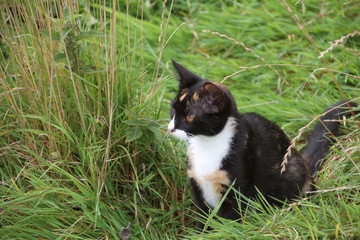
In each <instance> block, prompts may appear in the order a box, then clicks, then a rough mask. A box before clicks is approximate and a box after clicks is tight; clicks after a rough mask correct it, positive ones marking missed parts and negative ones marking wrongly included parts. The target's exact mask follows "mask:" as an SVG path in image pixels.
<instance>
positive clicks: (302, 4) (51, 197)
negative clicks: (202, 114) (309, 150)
mask: <svg viewBox="0 0 360 240" xmlns="http://www.w3.org/2000/svg"><path fill="white" fill-rule="evenodd" d="M359 13H360V4H359V2H358V1H353V0H349V1H337V0H322V1H314V0H309V1H301V0H300V1H290V0H279V1H261V0H244V1H230V0H219V1H217V0H208V1H205V0H197V1H196V0H186V1H179V0H162V1H160V0H154V1H151V0H126V1H125V0H124V1H121V0H111V1H110V0H109V1H100V0H79V1H73V0H64V1H62V0H41V1H30V0H4V1H2V3H1V5H0V24H1V31H0V239H127V237H129V236H130V239H358V238H359V236H360V192H359V190H360V176H359V175H360V154H359V153H360V131H359V127H360V122H359V117H360V116H359V115H358V116H354V117H352V118H350V119H348V120H344V121H343V122H342V124H341V125H342V127H341V129H342V135H341V136H339V137H337V139H336V140H337V141H336V144H335V145H334V146H333V147H332V148H331V152H330V153H329V155H328V156H327V159H326V164H325V166H324V168H323V169H322V170H321V172H320V174H319V176H318V177H317V181H316V183H317V191H315V192H313V193H312V194H310V195H308V196H304V197H303V198H302V199H299V200H298V201H296V202H294V203H292V204H285V205H284V207H283V208H274V207H272V206H268V205H267V204H266V203H264V202H263V203H259V202H253V203H252V204H251V206H250V207H249V208H248V209H246V211H245V212H244V218H243V219H242V221H241V222H240V223H239V222H232V221H229V220H224V219H218V218H216V217H214V215H215V212H216V210H215V212H213V213H210V215H209V216H208V221H207V224H208V225H210V226H211V227H213V228H214V229H216V230H214V231H211V232H208V233H199V232H196V231H195V230H194V228H193V227H194V219H195V218H196V215H195V214H194V212H193V210H194V207H193V203H192V201H191V193H190V190H189V183H188V181H187V178H186V167H185V159H186V156H185V148H186V146H185V143H183V142H179V141H177V140H176V139H173V138H171V137H170V136H169V134H167V132H166V129H167V124H168V121H169V120H170V119H169V103H170V101H171V100H172V98H173V97H174V94H175V93H176V90H177V87H178V82H177V80H176V75H175V72H174V69H173V67H172V65H171V59H174V60H175V61H177V62H179V63H181V64H183V65H184V66H186V67H187V68H189V69H190V70H192V71H193V72H196V73H197V74H199V75H200V76H202V77H204V78H207V79H211V80H215V81H218V82H222V83H223V84H224V85H225V86H226V87H228V88H229V89H230V91H231V92H232V93H233V94H234V96H235V98H236V101H237V104H238V109H239V111H240V112H257V113H260V114H262V115H263V116H265V117H266V118H268V119H269V120H271V121H273V122H275V123H277V124H278V125H279V126H281V128H282V129H284V131H285V132H286V133H287V134H288V136H289V138H290V139H294V141H293V143H294V144H295V146H296V147H297V148H298V149H301V148H302V147H303V146H304V144H305V140H306V136H307V135H308V133H310V132H311V128H312V126H313V124H312V123H313V122H314V121H316V119H317V118H318V117H319V115H320V114H321V113H322V112H323V110H325V109H326V108H327V107H328V106H330V105H332V104H333V103H335V102H337V101H338V100H340V99H349V100H353V101H355V102H357V104H360V52H359V51H360V32H359V31H360V29H359V26H360V16H359ZM357 110H359V108H358V109H357ZM299 129H301V130H300V131H299ZM127 227H128V228H127ZM127 230H129V231H127Z"/></svg>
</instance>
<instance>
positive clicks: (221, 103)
mask: <svg viewBox="0 0 360 240" xmlns="http://www.w3.org/2000/svg"><path fill="white" fill-rule="evenodd" d="M200 95H201V97H202V98H204V99H205V102H206V103H207V104H206V105H205V106H204V111H205V112H206V113H219V112H221V111H223V110H224V108H225V105H226V102H227V101H226V95H225V93H224V90H222V89H221V88H220V87H218V86H216V84H214V83H211V82H207V83H205V84H204V86H203V87H202V89H201V91H200Z"/></svg>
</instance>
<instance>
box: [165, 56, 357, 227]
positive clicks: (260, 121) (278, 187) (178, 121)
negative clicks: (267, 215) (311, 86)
mask: <svg viewBox="0 0 360 240" xmlns="http://www.w3.org/2000/svg"><path fill="white" fill-rule="evenodd" d="M173 65H174V67H175V69H176V70H177V72H178V74H179V82H180V87H179V91H178V94H177V96H176V98H175V99H174V101H173V102H172V105H171V118H172V120H171V122H170V124H169V126H168V131H169V132H170V133H171V134H172V135H173V136H175V137H177V138H179V139H182V140H186V141H187V142H188V150H187V174H188V177H189V179H190V183H191V187H192V192H193V198H194V201H195V203H196V205H197V206H198V209H199V211H200V212H208V210H209V208H210V209H212V208H214V207H215V206H216V205H217V204H218V203H219V200H220V199H221V198H222V196H223V194H224V193H225V192H226V190H227V187H228V186H229V185H230V184H232V183H234V185H233V187H234V188H235V189H236V190H238V191H240V192H241V193H242V194H243V195H244V196H246V197H248V198H251V199H256V197H257V195H258V191H260V192H261V193H262V195H263V196H264V197H265V198H266V199H267V201H268V202H269V203H271V204H275V205H279V204H281V201H284V200H291V199H294V198H296V197H298V196H300V195H301V194H302V193H304V192H305V191H308V190H310V189H311V188H312V183H313V177H314V176H315V175H316V172H317V171H318V170H319V169H320V165H321V160H322V159H323V158H324V156H325V154H326V152H327V151H328V149H329V147H330V146H331V144H332V141H331V137H332V136H334V135H335V134H336V133H337V131H338V128H339V122H336V121H327V120H338V119H339V118H342V117H343V116H349V115H351V114H350V113H349V112H348V111H345V110H344V109H341V108H339V107H340V106H345V107H346V105H347V104H346V103H345V101H341V102H339V103H337V104H335V105H333V106H332V107H331V108H329V109H328V110H327V111H326V112H325V114H324V115H323V116H322V117H321V119H320V121H319V122H318V123H317V124H316V126H315V128H314V131H313V133H312V134H311V136H310V138H309V140H308V145H307V146H306V147H305V148H304V149H303V151H302V152H301V153H299V152H297V151H296V150H295V149H292V150H291V155H290V156H289V157H288V163H287V165H286V170H285V171H284V172H283V173H281V163H282V162H283V159H284V156H285V154H286V153H287V149H288V147H289V146H290V141H289V139H288V138H287V136H286V134H285V133H284V132H283V131H282V130H281V128H280V127H278V126H277V125H276V124H274V123H272V122H270V121H269V120H267V119H265V118H264V117H262V116H260V115H258V114H256V113H244V114H240V113H239V112H238V111H237V108H236V103H235V100H234V98H233V97H232V95H231V94H230V92H229V91H228V90H227V89H226V88H225V87H224V86H223V85H221V84H219V83H216V82H213V81H210V80H205V79H202V78H201V77H199V76H197V75H195V74H194V73H192V72H190V71H189V70H187V69H186V68H185V67H183V66H182V65H180V64H178V63H176V62H175V61H173ZM348 104H350V105H351V106H356V105H355V104H354V103H348ZM279 200H280V201H279ZM218 215H219V216H221V217H224V218H229V219H239V218H240V214H239V206H238V203H237V201H236V198H235V193H234V192H233V191H230V192H229V194H228V195H227V197H226V199H225V201H224V202H223V204H222V205H221V207H220V210H219V211H218ZM199 227H202V225H201V224H199Z"/></svg>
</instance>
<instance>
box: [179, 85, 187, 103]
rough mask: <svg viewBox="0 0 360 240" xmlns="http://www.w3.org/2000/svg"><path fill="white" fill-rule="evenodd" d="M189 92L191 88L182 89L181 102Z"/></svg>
mask: <svg viewBox="0 0 360 240" xmlns="http://www.w3.org/2000/svg"><path fill="white" fill-rule="evenodd" d="M188 93H189V89H187V88H184V89H183V90H182V91H181V93H180V97H179V100H180V102H182V101H183V100H184V98H185V97H186V96H187V95H188Z"/></svg>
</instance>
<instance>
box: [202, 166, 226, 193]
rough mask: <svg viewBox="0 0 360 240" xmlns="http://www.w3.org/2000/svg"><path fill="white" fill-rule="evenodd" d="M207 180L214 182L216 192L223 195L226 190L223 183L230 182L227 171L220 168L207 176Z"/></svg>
mask: <svg viewBox="0 0 360 240" xmlns="http://www.w3.org/2000/svg"><path fill="white" fill-rule="evenodd" d="M205 180H207V181H210V182H212V184H213V186H214V189H215V192H216V194H219V195H222V192H223V191H224V190H225V189H224V186H223V185H228V184H230V179H229V176H228V174H227V172H226V171H224V170H218V171H216V172H214V173H213V174H211V175H208V176H205Z"/></svg>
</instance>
